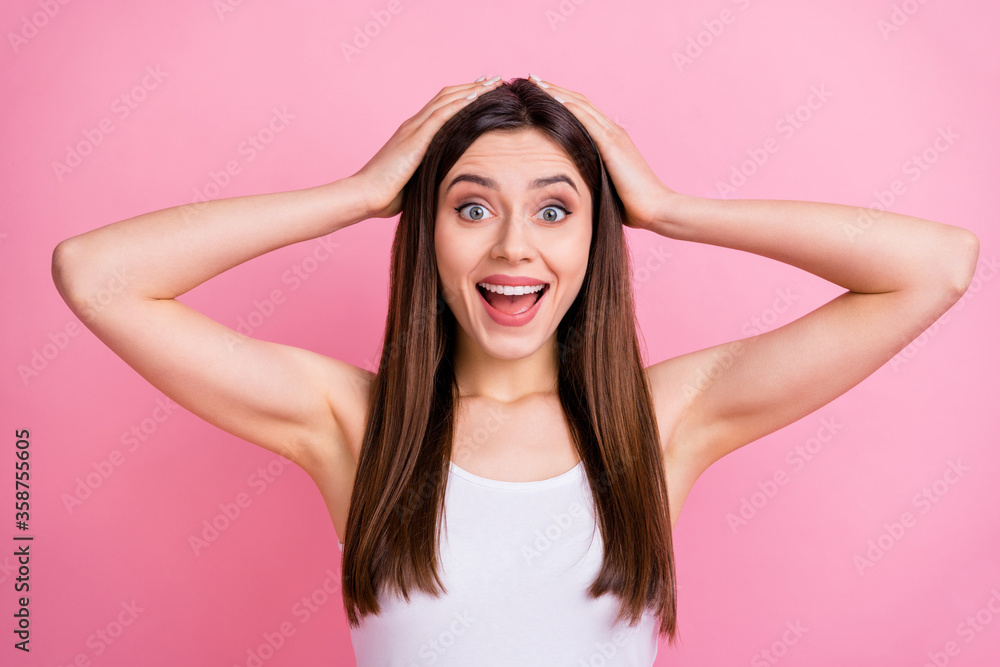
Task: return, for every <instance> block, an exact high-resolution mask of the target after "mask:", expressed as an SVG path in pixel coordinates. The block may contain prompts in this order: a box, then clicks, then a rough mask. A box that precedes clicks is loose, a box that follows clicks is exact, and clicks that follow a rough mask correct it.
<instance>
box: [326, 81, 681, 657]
mask: <svg viewBox="0 0 1000 667" xmlns="http://www.w3.org/2000/svg"><path fill="white" fill-rule="evenodd" d="M525 128H534V129H536V130H539V131H541V132H543V133H544V134H545V135H546V136H548V137H549V138H551V139H552V140H553V141H554V142H556V143H557V144H558V145H559V146H560V147H562V149H563V150H564V151H566V153H567V154H568V155H569V157H570V158H571V159H572V160H573V162H574V164H575V165H576V167H577V169H579V171H580V174H581V175H582V176H583V177H584V179H585V180H586V182H587V186H588V187H589V188H590V193H591V196H592V201H593V202H594V206H593V219H592V226H593V227H592V229H593V234H592V237H591V238H592V241H591V245H590V251H589V257H588V265H587V272H586V275H585V277H584V280H583V284H582V286H581V288H580V292H579V294H578V296H577V297H576V300H575V301H574V302H573V304H572V305H571V306H570V308H569V310H568V311H567V313H566V315H565V316H564V317H563V319H562V321H561V322H560V323H559V326H558V327H557V331H556V340H557V348H558V359H559V363H558V369H559V370H558V388H559V400H560V403H561V404H562V408H563V411H564V413H565V415H566V417H567V422H568V424H569V428H570V432H571V434H572V437H573V442H574V446H575V447H576V450H577V452H578V454H579V456H580V459H581V460H582V461H583V465H584V470H585V471H586V474H587V479H588V482H589V484H590V489H591V491H592V493H593V497H594V502H595V506H596V516H597V519H598V523H599V527H600V531H601V537H602V538H603V540H604V554H603V562H602V565H601V569H600V572H599V573H598V575H597V578H596V580H595V581H594V582H593V583H592V584H591V586H590V587H589V589H588V594H589V595H590V596H591V597H593V598H596V597H598V596H600V595H603V594H605V593H608V592H611V593H614V594H615V595H617V596H619V598H620V600H621V604H620V607H619V612H618V616H617V618H616V622H618V621H620V620H622V619H624V618H627V619H628V621H629V624H630V625H631V624H634V623H636V622H638V621H639V620H640V619H641V617H642V615H643V613H644V611H645V610H646V609H648V608H650V609H652V610H653V611H654V612H655V613H656V615H657V616H659V618H660V628H659V633H660V634H666V635H668V637H669V640H670V642H673V641H674V639H675V636H676V633H677V622H676V614H677V603H676V595H677V590H676V583H675V574H674V557H673V543H672V538H671V530H670V520H669V508H668V501H667V485H666V478H665V475H664V470H663V461H662V455H661V452H660V446H659V437H658V432H657V427H656V416H655V413H654V411H653V407H652V399H651V392H650V388H649V386H648V384H647V379H646V374H645V372H644V370H643V367H642V358H641V356H640V353H639V343H638V338H637V334H636V320H635V310H634V304H633V298H632V284H631V271H630V258H629V254H628V250H627V246H626V244H625V237H624V231H623V228H622V219H623V215H624V206H623V204H622V202H621V199H620V198H619V197H618V194H617V193H616V192H615V190H614V187H613V185H612V183H611V180H610V178H609V177H608V174H607V172H606V171H605V168H604V164H603V162H602V161H601V158H600V154H599V153H598V150H597V146H596V145H595V144H594V142H593V140H592V139H591V137H590V135H589V134H588V133H587V131H586V129H585V128H584V127H583V125H582V124H581V123H580V122H579V120H577V118H576V117H575V116H574V115H573V114H572V113H571V112H570V111H569V110H568V109H566V108H565V107H564V106H563V105H562V104H560V103H559V102H557V101H555V100H553V99H552V98H551V97H550V96H549V95H548V94H547V93H546V92H545V91H543V90H541V89H539V88H538V87H537V86H536V85H535V84H534V83H532V82H530V81H528V80H526V79H513V80H512V81H511V82H509V83H507V82H504V83H502V84H501V85H500V86H499V87H497V88H496V89H494V90H492V91H490V92H488V93H486V94H484V95H482V96H481V97H479V98H478V99H476V100H475V101H473V102H471V103H470V104H468V105H467V106H466V107H465V108H463V109H462V110H460V111H459V112H458V113H456V114H455V115H454V116H452V117H451V118H450V119H449V120H448V121H447V122H446V123H445V124H444V126H443V127H442V128H441V130H440V131H439V132H438V133H437V135H436V136H435V137H434V139H433V140H432V142H431V144H430V146H429V147H428V150H427V152H426V153H425V155H424V157H423V160H422V162H421V163H420V165H419V167H418V168H417V170H416V172H415V173H414V175H413V177H412V178H411V179H410V180H409V182H408V183H407V184H406V186H405V188H404V190H403V207H402V212H401V214H400V218H399V224H398V227H397V229H396V235H395V237H394V238H393V243H392V264H391V270H390V295H389V312H388V315H387V318H386V325H385V335H384V339H383V345H382V354H381V360H380V363H379V367H378V373H377V374H376V375H375V377H374V381H373V386H372V392H371V403H370V405H369V413H368V421H367V424H366V427H365V434H364V441H363V444H362V446H361V454H360V460H359V462H358V469H357V472H356V477H355V481H354V489H353V491H352V494H351V506H350V511H349V513H348V517H347V529H346V533H347V534H346V536H345V540H344V555H343V573H342V574H343V577H342V578H343V594H344V605H345V608H346V611H347V617H348V620H349V622H350V624H351V626H352V627H357V626H358V625H360V617H361V616H364V615H366V614H370V613H371V614H378V612H379V610H380V607H379V603H378V599H377V597H378V594H379V592H380V591H381V590H383V589H385V588H386V587H388V588H390V589H393V590H396V591H398V592H399V593H401V594H402V596H403V598H404V599H405V600H406V601H409V592H410V590H411V589H414V588H415V589H419V590H422V591H425V592H426V593H429V594H432V595H439V594H440V593H441V592H446V591H445V586H444V584H443V582H442V581H441V579H440V577H439V576H438V544H439V542H438V536H439V529H440V525H441V516H442V513H443V507H444V496H445V485H446V482H447V478H448V471H449V462H450V460H451V447H452V435H453V426H454V409H455V407H456V405H457V402H458V400H457V397H458V387H457V384H456V382H455V374H454V368H453V366H452V360H453V359H454V352H455V340H456V327H457V322H456V320H455V317H454V315H453V314H452V313H451V311H450V309H449V308H448V307H447V305H446V304H445V301H444V297H443V296H442V294H441V292H440V289H441V288H440V285H439V281H438V269H437V260H436V255H435V246H434V224H435V216H436V210H437V191H438V186H439V185H440V183H441V181H442V179H443V178H444V176H445V175H446V174H447V173H448V171H449V170H450V169H451V167H452V166H453V165H454V164H455V162H456V161H457V160H458V158H459V157H460V156H461V155H462V154H463V153H464V152H465V150H466V149H467V148H468V147H469V146H470V145H471V144H472V142H473V141H475V140H476V138H477V137H479V135H481V134H482V133H484V132H488V131H494V130H500V131H504V130H518V129H525Z"/></svg>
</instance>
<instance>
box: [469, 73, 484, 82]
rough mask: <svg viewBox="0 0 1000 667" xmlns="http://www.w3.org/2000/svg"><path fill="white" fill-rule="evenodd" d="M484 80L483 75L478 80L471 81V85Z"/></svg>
mask: <svg viewBox="0 0 1000 667" xmlns="http://www.w3.org/2000/svg"><path fill="white" fill-rule="evenodd" d="M485 78H486V75H485V74H484V75H482V76H481V77H479V78H478V79H476V80H475V81H473V82H472V83H479V82H480V81H483V80H484V79H485Z"/></svg>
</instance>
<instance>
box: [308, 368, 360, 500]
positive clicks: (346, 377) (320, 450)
mask: <svg viewBox="0 0 1000 667" xmlns="http://www.w3.org/2000/svg"><path fill="white" fill-rule="evenodd" d="M314 363H315V364H316V368H315V370H316V372H317V373H318V374H319V381H320V384H321V387H322V388H323V391H324V396H325V398H326V403H327V405H328V406H329V410H330V414H331V416H332V418H333V419H332V422H333V428H332V429H331V432H330V433H324V434H318V435H317V436H316V439H315V441H314V442H312V443H310V452H311V456H310V459H309V466H310V467H315V470H313V469H308V468H307V470H306V471H307V472H309V474H310V475H312V476H313V477H314V479H315V478H316V477H317V476H319V475H329V474H331V473H338V474H337V475H336V476H338V477H340V476H341V474H339V473H344V474H346V473H348V472H349V473H350V477H352V478H353V475H354V468H355V467H356V466H357V461H358V458H359V455H360V452H361V441H362V438H363V437H364V429H365V423H366V421H367V418H368V403H369V398H370V396H371V387H372V381H373V379H374V377H375V374H374V373H372V372H371V371H368V370H365V369H364V368H359V367H358V366H355V365H353V364H350V363H347V362H344V361H340V360H339V359H334V358H332V357H327V356H323V355H319V354H317V355H316V356H315V357H314ZM343 466H349V467H350V470H349V471H347V470H343V471H339V470H335V469H333V467H343ZM314 472H315V473H316V474H314ZM319 482H320V480H318V479H317V483H319Z"/></svg>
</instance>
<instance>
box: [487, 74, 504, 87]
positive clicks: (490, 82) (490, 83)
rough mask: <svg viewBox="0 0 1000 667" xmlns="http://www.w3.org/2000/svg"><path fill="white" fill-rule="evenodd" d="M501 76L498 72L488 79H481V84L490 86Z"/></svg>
mask: <svg viewBox="0 0 1000 667" xmlns="http://www.w3.org/2000/svg"><path fill="white" fill-rule="evenodd" d="M502 78H503V77H502V76H500V75H499V74H498V75H497V76H495V77H493V78H492V79H490V80H489V81H483V85H484V86H492V85H493V84H494V83H496V82H497V81H499V80H500V79H502Z"/></svg>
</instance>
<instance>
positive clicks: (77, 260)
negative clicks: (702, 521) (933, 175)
mask: <svg viewBox="0 0 1000 667" xmlns="http://www.w3.org/2000/svg"><path fill="white" fill-rule="evenodd" d="M396 215H400V218H399V224H398V227H397V231H396V235H395V238H394V241H393V245H392V260H391V261H392V264H391V275H390V288H391V289H390V301H389V312H388V317H387V320H386V328H385V337H384V341H383V349H382V357H381V360H380V363H379V367H378V372H377V373H376V374H372V373H370V372H368V371H367V370H364V369H360V368H357V367H355V366H352V365H351V364H347V363H344V362H342V361H338V360H336V359H330V358H327V357H325V356H322V355H319V354H315V353H312V352H309V351H306V350H302V349H297V348H294V347H289V346H286V345H280V344H277V343H269V342H264V341H258V340H254V339H252V338H245V337H240V336H239V335H237V334H236V333H235V332H234V331H232V330H230V329H228V328H227V327H225V326H223V325H221V324H219V323H217V322H214V321H212V320H211V319H209V318H207V317H205V316H203V315H201V314H199V313H198V312H196V311H194V310H192V309H191V308H189V307H187V306H185V305H183V304H181V303H180V302H178V301H177V300H176V298H175V297H177V296H178V295H180V294H183V293H185V292H187V291H188V290H190V289H192V288H193V287H195V286H197V285H198V284H200V283H202V282H204V281H206V280H208V279H209V278H211V277H212V276H215V275H218V274H219V273H221V272H223V271H225V270H227V269H229V268H231V267H233V266H236V265H238V264H240V263H242V262H245V261H247V260H249V259H251V258H253V257H257V256H259V255H262V254H264V253H266V252H269V251H272V250H275V249H277V248H281V247H283V246H286V245H289V244H292V243H297V242H301V241H305V240H308V239H313V238H317V237H319V236H323V235H326V234H330V233H333V232H336V231H337V230H339V229H342V228H344V227H347V226H349V225H352V224H354V223H357V222H360V221H363V220H366V219H370V218H389V217H393V216H396ZM623 226H628V227H632V228H633V229H643V230H647V231H649V232H653V233H656V234H660V235H663V236H666V237H669V238H671V239H678V240H685V241H693V242H697V243H709V244H712V245H717V246H724V247H727V248H735V249H739V250H743V251H747V252H752V253H755V254H758V255H762V256H764V257H770V258H772V259H775V260H778V261H781V262H785V263H788V264H791V265H793V266H797V267H799V268H801V269H804V270H806V271H809V272H811V273H814V274H816V275H818V276H820V277H822V278H825V279H826V280H829V281H831V282H834V283H836V284H837V285H840V286H841V287H843V288H844V289H845V290H847V291H846V292H845V293H843V294H841V295H840V296H839V297H837V298H835V299H833V300H832V301H830V302H829V303H827V304H826V305H824V306H822V307H821V308H817V309H816V310H814V311H813V312H811V313H809V314H807V315H805V316H803V317H801V318H799V319H798V320H796V321H794V322H792V323H790V324H787V325H785V326H783V327H780V328H778V329H775V330H773V331H769V332H767V333H763V334H760V335H757V336H753V337H751V338H747V339H744V340H740V341H734V342H731V343H727V344H723V345H717V346H714V347H710V348H707V349H703V350H699V351H696V352H692V353H690V354H685V355H682V356H679V357H676V358H673V359H668V360H665V361H661V362H659V363H656V364H653V365H651V366H649V367H646V368H643V367H642V363H641V357H640V354H639V346H638V339H637V333H636V328H635V314H634V310H633V301H632V289H631V278H630V273H629V261H628V253H627V247H626V244H625V239H624V232H623ZM978 252H979V244H978V240H977V238H976V237H975V235H973V234H972V233H971V232H969V231H967V230H965V229H961V228H958V227H953V226H949V225H944V224H940V223H937V222H932V221H929V220H923V219H920V218H914V217H910V216H905V215H899V214H895V213H890V212H878V211H870V210H867V209H858V208H853V207H848V206H841V205H837V204H825V203H811V202H800V201H764V200H709V199H703V198H698V197H693V196H688V195H683V194H680V193H677V192H674V191H672V190H671V189H669V188H668V187H667V186H665V185H664V184H663V183H662V182H661V181H660V180H659V179H658V178H657V176H656V175H655V174H654V173H653V172H652V170H651V169H650V168H649V166H648V165H647V164H646V162H645V161H644V160H643V158H642V157H641V155H640V154H639V151H638V150H637V149H636V147H635V146H634V145H633V143H632V142H631V140H630V139H629V137H628V135H627V134H626V133H625V132H624V130H622V128H621V127H619V126H618V125H616V124H615V123H613V122H611V121H610V120H608V118H607V117H606V116H604V115H603V114H602V113H601V112H600V111H599V110H598V109H596V108H595V107H594V106H593V105H592V104H591V103H590V102H589V101H588V100H587V98H586V97H584V96H583V95H580V94H579V93H575V92H573V91H570V90H567V89H565V88H562V87H559V86H557V85H555V84H552V83H549V82H545V81H542V80H540V79H538V78H537V77H532V78H531V79H514V80H512V81H511V82H510V83H506V82H502V81H501V80H500V77H494V78H492V79H490V80H488V81H483V78H480V79H479V80H477V81H476V82H474V83H466V84H460V85H456V86H448V87H446V88H443V89H442V90H441V91H440V92H439V93H438V94H437V95H435V96H434V98H433V99H432V100H431V101H430V102H429V103H428V104H427V105H426V106H425V107H424V108H423V109H421V110H420V111H419V112H418V113H417V114H416V115H414V116H413V117H412V118H410V119H408V120H407V121H406V122H404V123H403V124H402V125H401V126H400V127H399V129H398V130H397V131H396V133H395V134H394V135H393V136H392V137H391V138H390V139H389V141H388V142H387V143H386V144H385V145H384V146H383V147H382V148H381V149H380V150H379V151H378V153H377V154H376V155H375V156H374V157H373V158H372V159H371V160H370V161H369V162H368V163H367V164H366V165H365V166H364V167H362V168H361V169H360V170H359V171H358V172H356V173H355V174H353V175H352V176H350V177H347V178H344V179H341V180H338V181H335V182H333V183H329V184H326V185H322V186H318V187H313V188H308V189H304V190H297V191H293V192H285V193H276V194H265V195H254V196H247V197H237V198H232V199H223V200H218V201H213V202H209V203H202V204H192V205H187V206H179V207H174V208H170V209H165V210H161V211H155V212H152V213H147V214H145V215H141V216H138V217H135V218H131V219H128V220H123V221H121V222H117V223H114V224H110V225H106V226H104V227H100V228H98V229H95V230H93V231H90V232H87V233H85V234H81V235H79V236H75V237H73V238H70V239H67V240H65V241H63V242H62V243H60V244H59V245H58V246H57V247H56V249H55V251H54V253H53V276H54V280H55V282H56V285H57V287H58V289H59V291H60V294H61V295H62V296H63V298H64V299H65V300H66V302H67V303H68V304H69V306H70V307H71V308H72V309H73V310H74V311H75V312H77V313H78V314H80V315H81V317H83V316H84V314H87V317H86V318H85V323H86V325H87V326H88V327H89V328H90V329H91V331H93V332H94V334H95V335H97V336H98V337H99V338H100V339H101V340H102V341H103V342H104V343H105V344H107V345H108V346H109V347H110V348H111V349H112V350H113V351H114V352H115V353H116V354H118V355H119V356H120V357H121V358H122V359H123V360H124V361H125V362H127V363H128V364H129V365H130V366H132V367H133V368H134V369H135V370H136V371H137V372H139V373H140V374H141V375H142V376H143V377H145V378H146V379H147V380H149V382H150V383H152V384H153V385H154V386H156V387H157V388H158V389H160V390H161V391H163V392H164V393H165V394H166V395H168V396H169V397H170V398H172V399H173V400H175V401H176V402H177V403H179V404H181V405H182V406H184V407H185V408H186V409H188V410H190V411H191V412H194V413H195V414H197V415H199V416H200V417H202V418H204V419H205V420H207V421H209V422H210V423H212V424H215V425H216V426H218V427H220V428H222V429H224V430H226V431H229V432H230V433H233V434H235V435H237V436H239V437H241V438H244V439H246V440H248V441H249V442H252V443H254V444H257V445H259V446H261V447H264V448H266V449H268V450H270V451H273V452H276V453H278V454H280V455H282V456H285V457H287V458H288V459H290V460H292V461H293V462H295V463H296V464H298V465H299V466H301V467H302V468H303V469H304V470H305V471H306V472H307V473H308V474H309V475H310V477H311V478H312V479H313V480H314V481H315V482H316V484H317V485H318V487H319V488H320V490H321V492H322V494H323V497H324V499H325V501H326V504H327V507H328V509H329V511H330V516H331V518H332V520H333V524H334V528H335V530H336V532H337V534H338V536H341V537H342V538H343V542H342V543H341V545H342V548H343V552H344V553H343V592H344V602H345V607H346V609H347V613H348V618H349V621H350V624H351V632H352V639H353V643H354V648H355V653H356V655H357V658H358V664H359V665H390V664H391V665H410V664H431V663H434V664H449V665H452V664H453V665H470V664H475V665H493V664H496V665H510V664H518V665H531V664H538V665H556V664H565V665H579V664H583V665H591V664H606V665H612V664H615V665H650V664H652V662H653V660H654V658H655V656H656V651H657V640H658V637H659V636H660V635H665V636H667V637H668V638H669V639H670V640H671V641H672V640H673V639H674V638H675V636H676V633H677V622H676V585H675V578H674V559H673V552H672V543H671V529H672V527H673V525H674V524H675V523H676V521H677V517H678V515H679V513H680V510H681V507H682V505H683V503H684V499H685V498H686V497H687V494H688V492H689V491H690V489H691V487H692V485H693V484H694V482H695V480H696V479H697V478H698V476H699V475H700V474H701V473H702V472H704V470H705V469H706V468H708V467H709V466H710V465H711V464H712V463H713V462H714V461H717V460H718V459H719V458H721V457H722V456H725V455H726V454H727V453H729V452H732V451H733V450H735V449H737V448H739V447H741V446H743V445H745V444H747V443H749V442H752V441H754V440H756V439H758V438H760V437H762V436H764V435H766V434H768V433H771V432H773V431H775V430H777V429H779V428H781V427H783V426H785V425H787V424H790V423H791V422H794V421H795V420H797V419H799V418H801V417H803V416H805V415H807V414H809V413H811V412H813V411H814V410H816V409H817V408H819V407H820V406H822V405H825V404H826V403H828V402H829V401H831V400H832V399H834V398H836V397H837V396H839V395H841V394H842V393H844V392H845V391H847V390H848V389H850V388H851V387H853V386H854V385H856V384H857V383H858V382H860V381H861V380H862V379H864V378H865V377H867V376H868V375H869V374H871V373H872V372H873V371H875V370H876V369H877V368H879V367H880V366H881V365H882V364H884V363H885V362H886V361H888V360H889V359H890V358H892V357H893V355H895V354H896V353H897V352H898V351H899V350H901V349H902V348H903V347H905V346H906V345H907V344H908V343H909V342H910V341H911V340H913V339H914V338H915V337H916V336H917V335H918V334H919V333H920V332H921V331H923V330H924V329H925V328H926V327H927V326H929V325H930V324H931V323H932V322H933V321H934V320H935V319H937V318H938V317H939V316H940V315H941V314H942V313H944V312H945V311H946V310H947V309H948V308H949V307H950V306H951V305H952V304H953V303H954V302H955V301H956V300H957V299H958V298H959V297H960V296H961V295H962V293H963V292H964V291H965V289H966V287H967V286H968V284H969V282H970V280H971V278H972V273H973V270H974V268H975V265H976V260H977V257H978ZM115 270H119V271H123V270H124V271H126V272H127V274H128V275H131V276H135V278H134V279H133V280H132V281H131V282H130V283H129V284H128V286H127V290H128V291H127V294H125V295H122V296H120V297H119V298H117V299H116V300H115V301H114V302H113V303H112V304H110V305H108V306H106V307H104V308H102V309H101V311H100V312H99V313H96V314H92V315H91V314H90V313H88V311H87V310H86V304H87V302H88V297H89V295H91V294H92V293H94V292H95V291H96V290H98V289H100V287H101V286H102V285H103V284H104V282H105V277H106V276H107V275H109V274H111V273H112V272H113V271H115Z"/></svg>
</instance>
